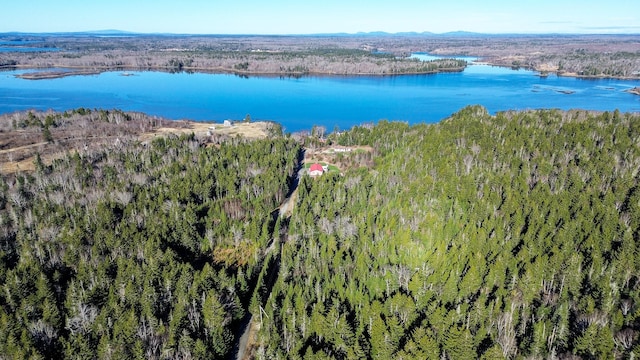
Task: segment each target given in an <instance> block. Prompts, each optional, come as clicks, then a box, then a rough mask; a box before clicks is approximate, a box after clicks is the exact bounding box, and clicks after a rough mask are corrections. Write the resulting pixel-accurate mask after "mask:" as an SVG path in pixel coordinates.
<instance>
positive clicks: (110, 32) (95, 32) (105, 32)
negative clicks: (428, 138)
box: [0, 29, 640, 36]
mask: <svg viewBox="0 0 640 360" xmlns="http://www.w3.org/2000/svg"><path fill="white" fill-rule="evenodd" d="M0 34H1V35H8V34H21V35H54V34H55V35H95V36H100V35H122V36H127V35H131V36H134V35H164V36H336V35H339V36H349V35H350V36H366V35H387V36H394V35H395V36H407V35H410V36H420V35H423V36H429V35H431V36H443V35H475V36H479V35H480V36H482V35H487V36H506V35H520V36H541V35H555V36H557V35H566V36H576V35H622V36H624V35H628V36H632V35H640V32H635V33H622V32H610V33H609V32H602V33H600V32H598V33H592V32H499V33H498V32H486V33H484V32H475V31H466V30H455V31H447V32H440V33H436V32H431V31H398V32H388V31H358V32H320V33H179V32H136V31H128V30H118V29H105V30H83V31H33V32H32V31H4V32H0Z"/></svg>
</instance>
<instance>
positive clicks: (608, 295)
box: [0, 106, 640, 359]
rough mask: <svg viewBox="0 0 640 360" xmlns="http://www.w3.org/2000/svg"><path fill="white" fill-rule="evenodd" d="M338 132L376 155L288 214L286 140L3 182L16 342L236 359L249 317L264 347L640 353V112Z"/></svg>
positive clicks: (91, 159) (123, 151)
mask: <svg viewBox="0 0 640 360" xmlns="http://www.w3.org/2000/svg"><path fill="white" fill-rule="evenodd" d="M328 141H330V142H334V143H338V144H342V145H368V146H371V147H372V148H373V149H374V156H375V164H374V165H373V166H372V167H371V168H359V169H352V170H348V171H346V172H345V173H344V174H343V175H339V174H337V173H335V174H328V175H325V176H322V177H319V178H315V179H312V178H310V177H307V176H304V177H302V178H301V180H300V183H299V186H298V188H297V197H296V199H297V200H296V207H295V210H294V211H293V214H292V216H291V217H290V218H289V219H287V218H281V217H277V216H275V215H277V213H274V209H275V208H276V207H277V206H278V204H279V203H281V202H282V201H283V200H284V198H285V196H286V195H287V193H288V192H289V191H290V190H291V187H292V185H293V182H292V180H293V178H294V176H295V175H294V174H295V172H296V170H297V169H296V168H297V161H298V159H299V156H300V151H301V149H300V146H299V145H298V144H297V143H295V142H294V141H293V140H291V139H290V138H289V137H287V136H284V137H274V138H271V139H265V140H257V141H253V142H245V141H241V140H239V139H230V140H229V141H228V142H225V143H222V144H220V146H219V147H215V146H214V147H204V146H202V145H201V144H200V143H198V142H197V141H194V139H193V137H190V136H182V137H168V138H166V139H164V138H159V139H156V140H154V141H152V142H151V143H149V144H147V145H144V144H140V143H132V144H128V145H127V146H123V147H121V148H118V149H117V148H111V149H105V150H101V151H100V150H95V151H91V152H88V153H74V154H69V155H68V156H67V157H66V158H65V159H63V160H58V161H56V162H55V163H54V164H52V165H51V166H47V165H44V164H37V166H36V168H37V170H36V171H35V172H32V173H22V174H16V175H11V176H4V177H3V178H2V179H3V181H2V183H1V184H0V223H1V224H2V225H1V226H0V229H1V231H2V232H1V233H0V284H2V291H0V328H2V329H3V330H4V331H2V332H0V354H1V355H2V356H3V357H6V358H16V359H18V358H29V357H31V358H51V357H53V358H87V357H89V358H93V357H99V358H185V359H186V358H227V357H228V356H229V355H230V354H232V353H233V344H234V342H235V340H236V339H235V338H236V337H237V335H238V334H237V331H236V328H237V325H238V324H239V323H240V320H241V319H242V318H243V317H245V316H246V315H247V314H249V313H252V314H253V315H254V321H259V325H260V330H259V332H258V334H257V338H256V341H255V345H254V348H253V349H252V351H253V353H252V355H253V356H255V357H256V358H317V359H324V358H336V359H344V358H370V359H391V358H395V359H442V358H444V359H472V358H486V359H498V358H507V359H515V358H530V359H542V358H564V359H571V358H586V359H613V358H633V357H634V356H637V355H636V354H639V353H640V346H639V345H640V341H639V334H640V256H638V255H639V254H638V250H639V248H638V241H637V240H638V236H639V235H640V234H639V230H640V209H639V207H640V190H639V188H638V185H639V181H638V180H639V176H640V175H639V173H638V171H639V170H640V148H639V145H640V144H639V141H640V117H639V116H638V115H637V114H635V115H634V114H621V113H619V112H617V111H615V112H605V113H589V112H584V111H570V112H562V111H558V110H538V111H526V112H504V113H499V114H497V115H496V116H490V115H489V114H487V112H486V110H485V109H484V108H482V107H479V106H474V107H468V108H465V109H463V110H461V111H460V112H459V113H457V114H454V115H453V116H452V117H451V118H449V119H446V120H444V121H442V122H441V123H440V124H434V125H426V124H419V125H413V126H409V125H408V124H405V123H399V122H384V121H383V122H380V123H379V124H377V125H375V126H362V127H355V128H353V129H351V130H349V131H346V132H343V133H340V134H333V135H331V136H330V137H329V139H328ZM345 156H348V155H345ZM272 240H274V242H273V244H274V245H272V246H270V245H271V244H272ZM269 249H273V250H271V251H269ZM271 274H273V275H272V276H273V281H274V283H273V284H272V283H271V280H270V276H269V275H271Z"/></svg>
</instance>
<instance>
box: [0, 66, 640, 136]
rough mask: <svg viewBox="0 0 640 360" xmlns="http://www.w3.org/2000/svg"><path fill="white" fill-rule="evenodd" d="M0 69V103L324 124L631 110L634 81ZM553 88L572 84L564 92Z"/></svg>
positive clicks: (507, 75)
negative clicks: (59, 73)
mask: <svg viewBox="0 0 640 360" xmlns="http://www.w3.org/2000/svg"><path fill="white" fill-rule="evenodd" d="M24 72H25V70H16V71H4V72H0V113H7V112H14V111H21V110H28V109H38V110H47V109H54V110H58V111H64V110H68V109H74V108H78V107H85V108H101V109H112V108H118V109H122V110H127V111H141V112H145V113H149V114H153V115H158V116H163V117H166V118H170V119H190V120H213V121H218V122H222V121H223V120H225V119H243V118H244V117H245V115H247V114H250V115H251V118H252V119H254V120H273V121H277V122H279V123H281V124H282V125H283V126H284V127H285V131H290V132H293V131H298V130H301V129H310V128H311V127H312V126H313V125H324V126H326V127H327V129H329V130H332V129H333V128H334V127H335V126H337V127H339V128H340V129H346V128H350V127H351V126H353V125H358V124H361V123H365V122H376V121H378V120H381V119H387V120H402V121H407V122H409V123H417V122H428V123H433V122H438V121H440V120H442V119H444V118H446V117H447V116H449V115H451V114H452V113H454V112H456V111H458V110H460V109H461V108H463V107H464V106H467V105H471V104H480V105H483V106H485V107H486V108H487V109H488V110H489V111H490V112H491V113H495V112H497V111H501V110H509V109H515V110H523V109H538V108H559V109H565V110H566V109H577V108H579V109H587V110H615V109H619V110H620V111H623V112H640V96H638V95H633V94H629V93H626V92H624V90H627V89H630V88H633V87H635V86H640V81H628V80H613V79H599V80H584V79H576V78H567V77H557V76H555V75H550V76H548V77H546V78H541V77H539V76H537V75H536V73H534V72H531V71H526V70H517V71H516V70H511V69H505V68H498V67H490V66H486V65H472V66H469V67H468V68H467V69H466V70H465V71H464V72H461V73H443V74H436V75H405V76H385V77H375V76H349V77H328V76H327V77H302V78H298V79H296V78H288V77H285V78H279V77H250V78H243V77H239V76H235V75H226V74H187V73H177V74H170V73H163V72H130V74H132V76H122V72H106V73H103V74H100V75H94V76H73V77H66V78H60V79H50V80H23V79H19V78H16V77H15V75H16V74H19V73H24ZM562 91H568V92H572V93H571V94H566V93H563V92H562Z"/></svg>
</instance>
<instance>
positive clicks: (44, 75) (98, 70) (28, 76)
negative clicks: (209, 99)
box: [0, 61, 640, 95]
mask: <svg viewBox="0 0 640 360" xmlns="http://www.w3.org/2000/svg"><path fill="white" fill-rule="evenodd" d="M477 64H484V65H489V66H496V67H501V68H513V67H512V66H506V65H503V64H497V63H492V62H486V61H482V62H477ZM468 66H470V65H468ZM3 69H4V70H18V69H20V70H43V69H69V71H58V70H57V71H41V72H28V73H24V74H19V75H14V76H15V77H17V78H20V79H24V80H51V79H59V78H64V77H69V76H88V75H100V74H102V73H104V72H116V71H122V72H124V73H125V74H126V75H125V74H123V76H130V75H131V74H129V73H127V72H130V71H152V72H153V71H158V72H176V73H178V72H187V73H200V74H233V75H237V76H268V77H271V76H287V77H303V76H380V77H384V76H402V75H435V74H439V73H455V72H463V71H464V70H465V69H466V67H458V68H448V69H437V70H432V71H424V72H421V71H408V72H397V73H376V72H360V73H353V72H344V73H338V72H329V71H305V72H295V71H292V72H269V71H246V70H237V69H229V68H222V67H215V68H202V67H187V66H185V67H182V68H181V69H175V68H171V67H161V66H151V67H112V66H91V67H84V66H83V67H79V66H61V65H54V66H49V67H33V66H24V65H22V66H21V65H13V66H0V70H3ZM522 69H526V70H529V71H534V72H537V73H538V76H540V77H546V76H548V75H550V74H555V75H556V76H559V77H569V78H576V79H584V80H599V79H614V80H640V77H629V76H626V77H625V76H604V75H580V74H577V73H572V72H562V71H550V70H546V69H536V68H529V67H522ZM637 91H638V92H640V90H637ZM631 93H633V94H637V93H635V92H631ZM637 95H640V94H637Z"/></svg>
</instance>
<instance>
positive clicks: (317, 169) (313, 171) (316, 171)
mask: <svg viewBox="0 0 640 360" xmlns="http://www.w3.org/2000/svg"><path fill="white" fill-rule="evenodd" d="M322 174H324V169H323V168H322V165H320V164H318V163H315V164H311V167H310V168H309V175H311V176H320V175H322Z"/></svg>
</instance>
